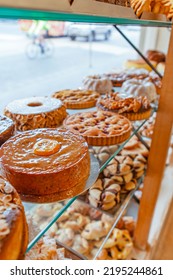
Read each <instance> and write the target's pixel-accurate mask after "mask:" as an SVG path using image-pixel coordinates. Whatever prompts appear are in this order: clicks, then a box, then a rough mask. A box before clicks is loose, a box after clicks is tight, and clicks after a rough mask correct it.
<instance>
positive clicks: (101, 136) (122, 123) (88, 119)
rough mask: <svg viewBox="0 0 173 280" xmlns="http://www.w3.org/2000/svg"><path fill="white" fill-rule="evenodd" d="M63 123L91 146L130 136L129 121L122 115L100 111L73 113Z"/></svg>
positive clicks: (122, 139)
mask: <svg viewBox="0 0 173 280" xmlns="http://www.w3.org/2000/svg"><path fill="white" fill-rule="evenodd" d="M63 124H64V126H65V127H66V128H67V129H70V130H72V131H75V132H76V133H79V134H80V135H82V136H83V137H84V138H85V139H86V141H87V142H88V144H89V145H93V146H105V145H114V144H118V143H121V142H123V141H125V140H126V139H127V138H128V137H129V136H130V133H131V129H132V127H131V123H130V121H129V120H128V119H127V118H125V117H124V116H120V115H118V114H114V113H111V112H101V111H95V112H83V113H77V114H73V115H71V116H68V117H67V118H66V119H65V120H64V123H63Z"/></svg>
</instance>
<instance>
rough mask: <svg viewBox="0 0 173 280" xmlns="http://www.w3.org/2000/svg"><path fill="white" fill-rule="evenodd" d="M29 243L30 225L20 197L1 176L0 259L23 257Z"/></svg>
mask: <svg viewBox="0 0 173 280" xmlns="http://www.w3.org/2000/svg"><path fill="white" fill-rule="evenodd" d="M27 244H28V226H27V223H26V217H25V213H24V208H23V205H22V203H21V200H20V197H19V195H18V193H17V192H16V190H15V189H14V188H13V187H12V186H11V185H10V184H9V183H8V182H7V181H6V180H4V179H3V178H2V177H0V260H17V259H23V258H24V254H25V251H26V248H27Z"/></svg>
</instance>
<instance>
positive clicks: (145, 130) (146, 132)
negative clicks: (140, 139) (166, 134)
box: [139, 113, 156, 139]
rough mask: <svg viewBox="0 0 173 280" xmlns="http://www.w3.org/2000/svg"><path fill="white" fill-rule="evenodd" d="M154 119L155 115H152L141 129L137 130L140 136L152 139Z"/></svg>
mask: <svg viewBox="0 0 173 280" xmlns="http://www.w3.org/2000/svg"><path fill="white" fill-rule="evenodd" d="M155 119H156V113H154V114H153V115H152V116H151V117H150V118H149V119H148V120H147V121H146V123H145V124H144V125H143V126H142V128H141V129H140V130H139V133H140V135H141V136H144V137H147V138H150V139H151V138H152V136H153V130H154V124H155Z"/></svg>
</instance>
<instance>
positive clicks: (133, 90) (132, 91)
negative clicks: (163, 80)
mask: <svg viewBox="0 0 173 280" xmlns="http://www.w3.org/2000/svg"><path fill="white" fill-rule="evenodd" d="M121 93H123V94H125V95H126V96H129V95H131V96H133V97H137V96H146V97H147V98H148V100H149V101H150V102H153V101H156V99H157V93H156V88H155V85H154V84H153V83H152V82H150V81H149V80H148V79H145V80H138V79H130V80H127V81H125V82H124V83H123V85H122V87H121Z"/></svg>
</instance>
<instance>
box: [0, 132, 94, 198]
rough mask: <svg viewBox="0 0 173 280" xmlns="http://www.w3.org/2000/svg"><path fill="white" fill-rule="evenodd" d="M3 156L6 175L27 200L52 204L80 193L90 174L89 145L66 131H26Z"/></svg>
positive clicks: (6, 146) (12, 140) (9, 143)
mask: <svg viewBox="0 0 173 280" xmlns="http://www.w3.org/2000/svg"><path fill="white" fill-rule="evenodd" d="M40 143H41V145H40ZM36 151H37V152H36ZM38 151H39V152H38ZM1 154H2V157H1V159H2V170H3V172H4V174H5V175H6V177H7V179H8V180H9V182H11V184H12V185H13V186H14V187H15V188H16V189H17V190H18V192H19V193H20V194H21V195H22V196H23V199H26V200H31V201H33V200H34V201H39V202H43V201H44V202H45V201H46V202H51V201H56V200H59V198H62V195H63V197H64V198H65V197H67V195H68V192H69V195H73V194H75V193H76V194H77V193H80V192H81V191H83V190H84V186H85V183H86V180H87V179H88V176H89V173H90V157H89V152H88V145H87V143H86V142H85V140H84V138H83V137H81V136H80V135H77V134H74V133H73V132H71V131H67V130H65V129H46V128H45V129H35V130H31V131H25V132H23V133H21V134H18V135H16V136H13V137H11V138H10V139H9V140H8V141H7V142H6V143H4V145H3V146H2V150H1Z"/></svg>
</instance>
